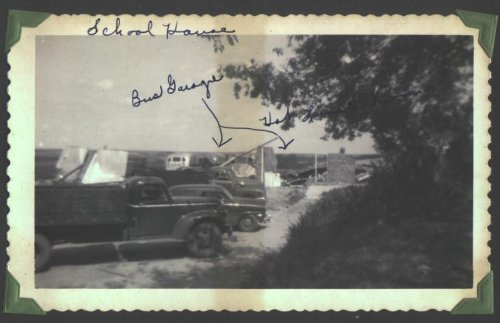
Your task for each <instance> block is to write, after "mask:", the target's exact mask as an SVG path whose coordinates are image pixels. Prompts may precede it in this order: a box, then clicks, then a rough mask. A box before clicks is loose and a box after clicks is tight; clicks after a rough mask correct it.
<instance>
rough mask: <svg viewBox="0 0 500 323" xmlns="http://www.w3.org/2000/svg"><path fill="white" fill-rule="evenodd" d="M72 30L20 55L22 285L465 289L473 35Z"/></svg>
mask: <svg viewBox="0 0 500 323" xmlns="http://www.w3.org/2000/svg"><path fill="white" fill-rule="evenodd" d="M89 21H90V22H89V23H88V29H87V31H86V32H87V36H71V35H69V36H68V35H66V36H63V35H57V36H55V35H46V36H44V35H40V36H36V39H35V96H34V102H35V103H34V104H35V139H34V140H35V143H34V144H35V153H34V156H35V161H34V174H35V187H34V202H35V203H34V216H35V219H34V228H33V229H32V230H34V234H35V235H34V238H35V240H34V248H35V251H34V256H35V268H33V270H34V271H35V272H36V274H35V286H36V288H43V289H54V288H57V289H129V288H134V289H137V288H139V289H170V288H175V289H416V288H418V289H422V288H423V289H466V288H467V289H470V288H473V287H474V286H473V238H472V237H473V235H472V228H473V225H472V223H473V178H474V176H473V157H474V155H473V147H474V145H473V139H474V138H473V128H474V127H473V126H474V124H473V111H474V110H473V100H474V97H473V94H474V92H473V85H474V84H473V70H474V69H473V67H474V63H473V59H474V55H473V49H474V38H473V37H472V36H470V35H395V34H394V35H323V34H307V35H298V34H289V35H240V34H236V33H234V30H231V29H230V27H229V26H228V27H227V29H226V28H225V29H224V30H221V29H219V31H221V34H219V33H217V32H214V33H205V34H204V33H194V32H193V31H189V32H188V33H186V29H185V28H184V27H182V26H181V25H178V24H177V23H175V22H170V23H168V24H164V25H163V26H164V27H163V28H166V30H167V31H166V35H158V34H155V32H154V31H153V29H152V27H151V26H149V25H147V24H146V25H145V26H144V27H145V28H144V29H142V30H130V29H127V28H126V26H124V25H123V23H122V24H120V20H119V18H118V19H117V20H115V21H114V23H113V24H110V23H109V20H108V22H107V24H104V23H103V22H102V21H100V20H98V19H95V18H93V19H92V20H89ZM139 34H141V35H140V37H138V36H137V35H139ZM121 35H128V36H130V37H127V36H124V37H121ZM26 171H27V172H30V171H31V170H29V169H26Z"/></svg>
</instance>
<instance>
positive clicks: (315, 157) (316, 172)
mask: <svg viewBox="0 0 500 323" xmlns="http://www.w3.org/2000/svg"><path fill="white" fill-rule="evenodd" d="M314 184H318V154H316V153H315V154H314Z"/></svg>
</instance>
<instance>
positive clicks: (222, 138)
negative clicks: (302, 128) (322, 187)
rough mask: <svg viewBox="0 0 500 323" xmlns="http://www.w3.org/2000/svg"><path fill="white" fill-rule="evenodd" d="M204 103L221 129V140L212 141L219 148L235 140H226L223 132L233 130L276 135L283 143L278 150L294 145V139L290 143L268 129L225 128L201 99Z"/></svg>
mask: <svg viewBox="0 0 500 323" xmlns="http://www.w3.org/2000/svg"><path fill="white" fill-rule="evenodd" d="M201 100H202V101H203V104H204V105H205V107H206V108H207V110H208V111H209V112H210V114H211V115H212V117H213V118H214V120H215V122H216V123H217V127H218V128H219V135H220V138H219V140H216V139H215V138H214V137H212V140H213V141H214V142H215V144H216V145H217V147H222V146H224V145H225V144H227V143H228V142H230V141H231V140H233V138H229V139H225V138H224V132H223V131H222V130H223V129H232V130H247V131H258V132H267V133H270V134H273V135H275V136H276V137H277V138H278V139H279V140H280V141H281V143H282V145H281V146H279V147H278V148H279V149H283V150H286V149H287V147H288V146H289V145H290V144H291V143H292V142H294V140H295V139H292V140H289V141H288V142H287V141H285V139H283V138H282V137H281V136H280V135H279V134H278V133H276V132H274V131H271V130H267V129H258V128H250V127H230V126H224V125H222V124H221V123H220V121H219V119H218V118H217V116H216V115H215V113H214V111H213V110H212V109H211V108H210V106H209V105H208V103H207V101H205V100H204V99H203V98H202V99H201Z"/></svg>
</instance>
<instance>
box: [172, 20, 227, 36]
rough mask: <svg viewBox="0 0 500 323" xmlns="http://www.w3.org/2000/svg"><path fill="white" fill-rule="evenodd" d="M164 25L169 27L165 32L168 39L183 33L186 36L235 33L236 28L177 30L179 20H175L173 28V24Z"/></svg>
mask: <svg viewBox="0 0 500 323" xmlns="http://www.w3.org/2000/svg"><path fill="white" fill-rule="evenodd" d="M163 26H164V27H167V30H166V32H165V36H166V38H167V39H168V36H173V35H175V34H182V35H184V36H205V35H211V34H223V33H224V34H232V33H235V32H236V30H234V29H233V30H227V28H226V27H222V28H221V29H219V30H217V29H212V30H201V31H200V30H190V29H184V30H177V22H175V25H174V26H173V29H171V24H170V23H168V24H166V25H163Z"/></svg>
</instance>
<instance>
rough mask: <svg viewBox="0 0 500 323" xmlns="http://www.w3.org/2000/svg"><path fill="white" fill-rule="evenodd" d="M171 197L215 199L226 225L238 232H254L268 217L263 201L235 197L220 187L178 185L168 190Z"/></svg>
mask: <svg viewBox="0 0 500 323" xmlns="http://www.w3.org/2000/svg"><path fill="white" fill-rule="evenodd" d="M169 192H170V194H171V195H172V196H174V197H177V196H191V197H208V198H214V197H215V198H217V199H219V200H220V201H221V203H222V206H223V207H224V209H225V210H226V212H227V216H226V223H227V224H228V225H230V226H233V227H236V228H238V229H239V230H240V231H244V232H251V231H256V230H257V229H258V227H259V224H261V223H266V222H268V221H269V220H270V218H271V217H270V216H269V215H268V214H267V213H266V202H265V201H264V200H259V199H253V198H245V197H235V196H233V195H232V194H231V193H230V192H229V191H228V190H227V189H225V188H224V187H222V186H220V185H211V184H190V185H178V186H173V187H171V188H170V189H169Z"/></svg>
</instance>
